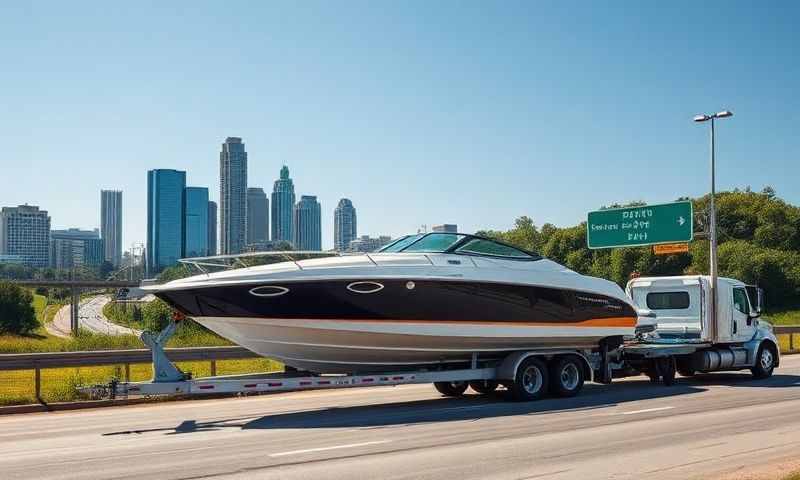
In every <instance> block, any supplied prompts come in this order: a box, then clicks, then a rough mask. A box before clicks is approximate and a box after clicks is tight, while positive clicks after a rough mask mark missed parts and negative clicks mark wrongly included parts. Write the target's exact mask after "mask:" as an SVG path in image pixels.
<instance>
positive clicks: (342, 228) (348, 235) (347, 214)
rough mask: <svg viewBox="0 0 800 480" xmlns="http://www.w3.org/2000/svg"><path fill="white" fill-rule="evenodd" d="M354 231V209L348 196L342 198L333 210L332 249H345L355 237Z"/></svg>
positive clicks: (339, 250) (340, 250)
mask: <svg viewBox="0 0 800 480" xmlns="http://www.w3.org/2000/svg"><path fill="white" fill-rule="evenodd" d="M356 231H357V230H356V209H355V207H353V202H351V201H350V199H349V198H343V199H341V200H339V205H337V206H336V210H334V211H333V249H334V250H336V251H337V252H345V251H347V249H348V248H349V247H350V242H351V241H353V240H355V238H356V235H357V234H356Z"/></svg>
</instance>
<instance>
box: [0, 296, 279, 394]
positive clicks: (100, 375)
mask: <svg viewBox="0 0 800 480" xmlns="http://www.w3.org/2000/svg"><path fill="white" fill-rule="evenodd" d="M33 306H34V310H35V311H36V316H37V318H38V319H39V321H40V323H41V324H42V326H40V328H39V329H37V330H36V332H35V333H33V334H31V335H0V354H2V353H32V352H73V351H87V350H121V349H129V348H144V344H143V343H142V342H141V340H139V338H137V337H136V336H134V335H106V334H96V333H91V332H86V331H82V332H80V333H79V335H78V336H77V337H74V338H61V337H56V336H53V335H50V334H48V333H47V331H46V330H45V329H44V324H45V323H47V322H50V321H52V319H53V317H54V316H55V314H56V312H58V310H59V309H60V308H61V307H62V306H63V305H60V304H48V303H47V299H46V297H44V296H42V295H34V299H33ZM231 344H232V343H231V342H229V341H227V340H225V339H223V338H222V337H219V336H218V335H215V334H214V333H212V332H209V331H208V330H206V329H204V328H202V327H201V326H199V325H197V324H194V323H191V322H183V323H181V324H180V325H179V326H178V330H177V332H176V333H175V335H174V336H173V337H172V338H171V339H170V340H169V342H167V346H168V347H205V346H219V345H231ZM178 366H179V367H180V368H181V369H182V370H183V371H185V372H191V373H192V375H193V376H194V377H207V376H209V375H211V365H210V363H209V362H180V363H178ZM282 368H283V367H282V365H281V364H280V363H278V362H275V361H274V360H269V359H266V358H256V359H243V360H220V361H218V362H217V375H235V374H240V373H256V372H269V371H277V370H280V369H282ZM130 373H131V378H130V380H131V381H144V380H149V379H150V378H152V367H151V365H150V364H136V365H131V366H130ZM41 375H42V377H41V378H42V383H41V385H42V399H43V400H44V401H45V402H64V401H71V400H78V399H79V398H80V397H79V393H78V391H77V387H78V386H80V385H91V384H96V383H107V382H109V381H110V380H111V379H112V378H117V379H123V377H124V366H122V365H109V366H98V367H80V368H57V369H55V368H54V369H44V370H42V371H41ZM36 401H37V400H36V398H35V392H34V372H33V370H17V371H0V405H18V404H26V403H36Z"/></svg>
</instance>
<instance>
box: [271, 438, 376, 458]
mask: <svg viewBox="0 0 800 480" xmlns="http://www.w3.org/2000/svg"><path fill="white" fill-rule="evenodd" d="M390 442H391V440H376V441H374V442H361V443H348V444H347V445H333V446H330V447H317V448H307V449H305V450H291V451H289V452H278V453H271V454H269V456H270V457H288V456H289V455H300V454H301V453H314V452H326V451H328V450H339V449H342V448H356V447H366V446H367V445H381V444H384V443H390Z"/></svg>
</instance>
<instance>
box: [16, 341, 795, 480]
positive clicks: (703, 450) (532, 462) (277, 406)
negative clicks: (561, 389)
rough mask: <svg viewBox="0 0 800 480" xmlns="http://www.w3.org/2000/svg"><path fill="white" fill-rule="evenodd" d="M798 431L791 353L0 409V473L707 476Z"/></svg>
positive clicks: (773, 456)
mask: <svg viewBox="0 0 800 480" xmlns="http://www.w3.org/2000/svg"><path fill="white" fill-rule="evenodd" d="M799 432H800V355H795V356H786V357H784V358H783V365H782V366H781V368H780V369H778V370H777V371H776V373H775V375H774V376H773V377H772V378H770V379H767V380H761V381H756V380H752V379H751V377H750V376H749V374H745V373H730V374H714V375H708V376H705V377H702V379H680V380H679V381H678V383H677V384H676V385H675V386H673V387H665V386H662V385H653V384H650V383H649V381H647V380H646V379H645V378H643V377H640V378H635V379H630V380H625V381H620V382H617V383H615V384H613V385H595V384H589V385H587V386H586V387H585V389H584V392H583V393H582V394H581V395H579V396H578V397H576V398H571V399H545V400H542V401H539V402H532V403H512V402H507V401H504V400H503V399H502V398H499V397H489V398H486V397H479V396H477V395H469V396H466V397H464V398H460V399H445V398H441V397H439V396H438V395H437V394H436V393H435V391H434V390H433V388H432V386H430V385H409V386H400V387H373V388H358V389H350V390H333V391H314V392H296V393H288V394H275V395H268V396H258V397H246V398H217V399H209V400H192V401H184V402H169V403H161V404H148V405H137V406H127V407H116V408H104V409H94V410H83V411H72V412H58V413H35V414H27V415H16V416H7V417H0V472H2V473H1V474H0V476H2V478H4V479H6V480H11V479H27V478H36V479H59V480H61V479H100V478H109V479H110V478H115V479H120V478H159V479H188V478H215V479H216V478H219V479H244V478H281V479H314V480H321V479H327V478H358V479H369V478H388V479H405V478H425V479H450V478H453V479H478V478H481V479H483V478H497V479H515V480H522V479H575V478H579V479H591V478H615V479H625V478H636V479H639V478H657V479H685V478H709V477H710V476H711V475H717V474H721V473H725V472H727V473H728V474H731V472H733V474H735V475H738V474H743V473H744V472H745V471H746V467H748V466H754V465H765V464H767V463H770V462H776V461H779V460H781V459H785V458H788V457H795V458H796V452H797V451H798V449H800V433H799ZM742 469H745V470H742Z"/></svg>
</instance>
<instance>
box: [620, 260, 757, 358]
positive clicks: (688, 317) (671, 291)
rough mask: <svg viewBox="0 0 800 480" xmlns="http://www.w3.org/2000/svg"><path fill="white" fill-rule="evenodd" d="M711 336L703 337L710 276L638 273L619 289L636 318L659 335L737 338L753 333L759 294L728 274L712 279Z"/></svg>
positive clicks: (707, 318) (727, 340) (708, 316)
mask: <svg viewBox="0 0 800 480" xmlns="http://www.w3.org/2000/svg"><path fill="white" fill-rule="evenodd" d="M717 288H718V292H717V319H716V324H717V336H716V338H715V339H711V338H709V337H708V332H710V329H709V322H710V321H711V313H710V312H711V293H710V292H711V277H709V276H707V275H684V276H677V277H640V278H635V279H633V280H631V281H630V282H628V285H627V287H626V289H625V291H626V293H627V294H628V296H629V297H630V298H631V300H632V301H633V303H634V305H635V306H636V308H637V309H638V311H639V313H640V318H641V321H642V322H644V323H648V322H650V323H654V324H655V328H656V332H657V333H658V335H659V336H660V337H662V338H680V339H697V340H711V341H714V342H715V343H740V342H746V341H748V340H750V339H752V338H753V336H754V335H755V334H756V331H757V329H758V326H759V319H760V315H761V303H762V300H761V299H762V298H763V294H762V293H761V291H760V289H758V288H756V287H752V286H748V285H746V284H745V283H743V282H741V281H739V280H736V279H733V278H724V277H720V278H719V279H718V280H717Z"/></svg>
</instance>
